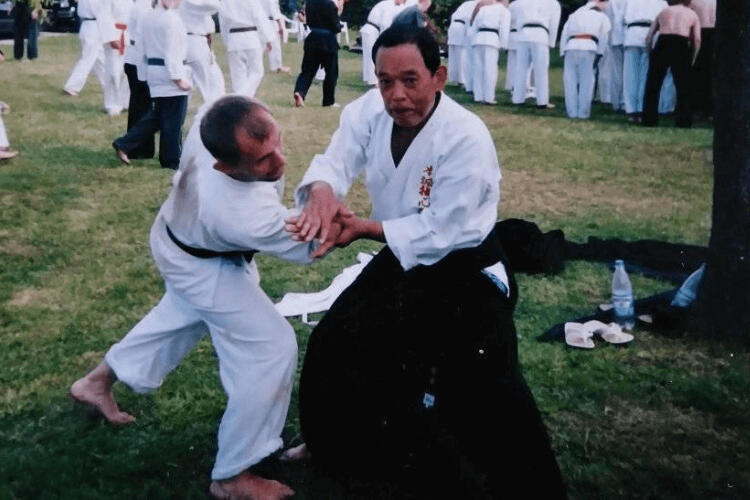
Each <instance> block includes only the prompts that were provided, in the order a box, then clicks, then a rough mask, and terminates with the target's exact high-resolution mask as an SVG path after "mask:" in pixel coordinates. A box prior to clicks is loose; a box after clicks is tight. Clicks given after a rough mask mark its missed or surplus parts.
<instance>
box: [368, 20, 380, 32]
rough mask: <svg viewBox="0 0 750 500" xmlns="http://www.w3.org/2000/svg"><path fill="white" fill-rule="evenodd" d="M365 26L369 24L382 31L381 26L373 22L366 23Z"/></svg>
mask: <svg viewBox="0 0 750 500" xmlns="http://www.w3.org/2000/svg"><path fill="white" fill-rule="evenodd" d="M365 24H369V25H370V26H374V27H375V29H376V30H378V31H380V26H378V25H377V24H375V23H373V22H370V21H366V22H365Z"/></svg>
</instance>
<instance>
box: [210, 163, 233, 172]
mask: <svg viewBox="0 0 750 500" xmlns="http://www.w3.org/2000/svg"><path fill="white" fill-rule="evenodd" d="M214 170H218V171H219V172H221V173H222V174H226V175H229V174H231V173H232V172H234V166H232V165H229V164H228V163H226V162H223V161H221V160H216V163H214Z"/></svg>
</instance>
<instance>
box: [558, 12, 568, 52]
mask: <svg viewBox="0 0 750 500" xmlns="http://www.w3.org/2000/svg"><path fill="white" fill-rule="evenodd" d="M569 31H570V18H568V20H567V21H565V24H563V29H562V33H561V34H560V57H565V46H566V45H567V44H568V43H567V42H568V32H569Z"/></svg>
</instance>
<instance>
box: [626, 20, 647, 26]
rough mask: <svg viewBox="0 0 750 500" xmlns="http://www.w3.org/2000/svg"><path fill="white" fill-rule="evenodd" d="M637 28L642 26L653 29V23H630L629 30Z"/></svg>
mask: <svg viewBox="0 0 750 500" xmlns="http://www.w3.org/2000/svg"><path fill="white" fill-rule="evenodd" d="M635 26H640V27H642V28H650V27H651V21H636V22H634V23H628V26H627V27H628V28H633V27H635Z"/></svg>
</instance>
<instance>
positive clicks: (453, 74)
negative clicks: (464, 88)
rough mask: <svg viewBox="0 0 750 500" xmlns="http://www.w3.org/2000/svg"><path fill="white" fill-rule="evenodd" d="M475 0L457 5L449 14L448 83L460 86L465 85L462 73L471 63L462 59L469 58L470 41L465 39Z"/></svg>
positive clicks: (464, 77)
mask: <svg viewBox="0 0 750 500" xmlns="http://www.w3.org/2000/svg"><path fill="white" fill-rule="evenodd" d="M476 3H477V0H468V1H467V2H463V3H462V4H461V5H459V6H458V7H457V8H456V10H455V11H454V12H453V14H451V22H450V25H449V26H448V81H449V82H455V83H458V84H460V85H464V84H465V83H466V76H465V75H464V72H465V70H466V68H467V67H469V66H471V63H469V64H466V62H465V61H464V58H466V57H471V56H470V55H469V54H471V40H469V39H468V38H467V33H468V28H469V21H470V18H471V14H472V12H474V5H476Z"/></svg>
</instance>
